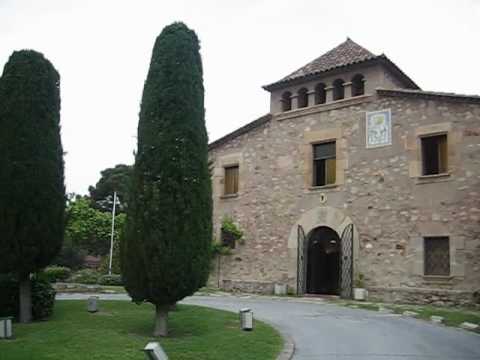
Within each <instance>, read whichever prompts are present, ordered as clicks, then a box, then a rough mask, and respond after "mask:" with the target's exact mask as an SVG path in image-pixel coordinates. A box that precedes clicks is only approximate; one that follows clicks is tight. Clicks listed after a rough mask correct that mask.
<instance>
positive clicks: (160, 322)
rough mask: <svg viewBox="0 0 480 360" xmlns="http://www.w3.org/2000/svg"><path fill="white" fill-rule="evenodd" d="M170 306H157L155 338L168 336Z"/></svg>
mask: <svg viewBox="0 0 480 360" xmlns="http://www.w3.org/2000/svg"><path fill="white" fill-rule="evenodd" d="M169 308H170V306H169V305H167V306H165V305H156V306H155V309H156V312H155V330H154V331H153V336H168V311H169Z"/></svg>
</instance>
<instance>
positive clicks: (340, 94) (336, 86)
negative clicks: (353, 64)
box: [333, 79, 345, 100]
mask: <svg viewBox="0 0 480 360" xmlns="http://www.w3.org/2000/svg"><path fill="white" fill-rule="evenodd" d="M343 83H344V81H343V79H337V80H335V81H334V82H333V100H341V99H343V98H345V89H344V88H343Z"/></svg>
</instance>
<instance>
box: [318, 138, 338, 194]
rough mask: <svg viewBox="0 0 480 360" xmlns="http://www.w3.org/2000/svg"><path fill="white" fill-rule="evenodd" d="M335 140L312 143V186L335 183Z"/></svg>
mask: <svg viewBox="0 0 480 360" xmlns="http://www.w3.org/2000/svg"><path fill="white" fill-rule="evenodd" d="M335 172H336V150H335V141H332V142H328V143H322V144H315V145H313V186H324V185H329V184H335Z"/></svg>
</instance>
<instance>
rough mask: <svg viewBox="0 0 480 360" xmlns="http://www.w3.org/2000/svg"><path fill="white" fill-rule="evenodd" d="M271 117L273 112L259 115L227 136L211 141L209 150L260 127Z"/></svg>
mask: <svg viewBox="0 0 480 360" xmlns="http://www.w3.org/2000/svg"><path fill="white" fill-rule="evenodd" d="M271 119H272V114H270V113H268V114H266V115H263V116H261V117H259V118H258V119H256V120H253V121H252V122H249V123H248V124H246V125H244V126H242V127H241V128H238V129H237V130H235V131H232V132H231V133H229V134H227V135H225V136H222V137H221V138H220V139H217V140H215V141H213V142H211V143H210V144H208V150H212V149H214V148H216V147H219V146H221V145H223V144H225V143H226V142H228V141H230V140H233V139H235V138H237V137H239V136H240V135H243V134H246V133H248V132H249V131H251V130H253V129H256V128H257V127H260V126H262V125H264V124H266V123H268V122H269V121H270V120H271Z"/></svg>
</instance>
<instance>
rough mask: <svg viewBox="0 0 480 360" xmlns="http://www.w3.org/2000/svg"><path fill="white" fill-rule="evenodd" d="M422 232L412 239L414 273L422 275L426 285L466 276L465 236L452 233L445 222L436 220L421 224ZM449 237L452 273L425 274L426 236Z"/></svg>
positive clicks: (447, 281)
mask: <svg viewBox="0 0 480 360" xmlns="http://www.w3.org/2000/svg"><path fill="white" fill-rule="evenodd" d="M419 228H420V233H419V235H418V236H416V237H414V238H413V239H412V240H411V241H412V243H411V245H412V247H413V254H412V258H411V259H412V261H413V262H412V266H413V267H412V274H413V275H417V276H420V277H421V278H422V279H423V280H424V282H425V283H426V285H428V283H432V284H436V283H442V282H443V283H449V282H450V281H451V280H453V279H454V278H463V277H465V264H466V258H465V238H464V237H462V236H457V235H455V234H452V233H451V232H450V231H448V229H446V228H445V225H444V224H439V223H436V222H430V221H427V222H424V223H421V224H419ZM432 237H448V238H449V251H450V275H448V276H444V275H426V274H425V248H424V246H425V241H424V239H425V238H432Z"/></svg>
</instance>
